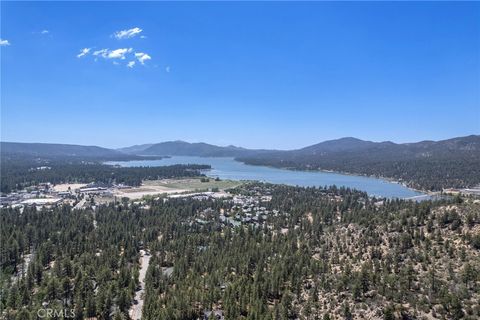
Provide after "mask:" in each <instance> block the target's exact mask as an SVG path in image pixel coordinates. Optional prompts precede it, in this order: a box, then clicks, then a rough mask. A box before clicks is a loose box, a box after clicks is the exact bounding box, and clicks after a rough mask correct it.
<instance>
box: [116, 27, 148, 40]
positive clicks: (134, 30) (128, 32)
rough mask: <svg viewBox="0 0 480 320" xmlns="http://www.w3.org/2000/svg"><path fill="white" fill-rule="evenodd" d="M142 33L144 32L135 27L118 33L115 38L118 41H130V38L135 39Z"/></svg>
mask: <svg viewBox="0 0 480 320" xmlns="http://www.w3.org/2000/svg"><path fill="white" fill-rule="evenodd" d="M142 31H143V30H142V29H140V28H138V27H135V28H132V29H128V30H121V31H117V32H115V33H114V34H113V36H114V37H115V38H117V39H129V38H133V37H135V36H136V35H138V34H139V33H140V32H142Z"/></svg>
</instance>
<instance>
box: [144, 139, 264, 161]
mask: <svg viewBox="0 0 480 320" xmlns="http://www.w3.org/2000/svg"><path fill="white" fill-rule="evenodd" d="M265 152H272V151H271V150H251V149H244V148H240V147H235V146H227V147H220V146H215V145H212V144H208V143H203V142H199V143H189V142H185V141H167V142H161V143H157V144H154V145H152V146H150V147H149V148H146V149H144V150H143V151H142V152H141V153H138V154H142V155H156V156H197V157H237V156H248V155H253V154H260V153H265Z"/></svg>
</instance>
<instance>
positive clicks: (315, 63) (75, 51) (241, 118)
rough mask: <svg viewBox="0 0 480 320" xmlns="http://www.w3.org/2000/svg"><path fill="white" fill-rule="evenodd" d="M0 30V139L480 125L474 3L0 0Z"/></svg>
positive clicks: (309, 136)
mask: <svg viewBox="0 0 480 320" xmlns="http://www.w3.org/2000/svg"><path fill="white" fill-rule="evenodd" d="M135 28H138V29H135ZM140 29H141V31H139V30H140ZM121 31H125V32H123V33H118V32H121ZM1 39H2V42H1V44H2V46H1V47H0V50H1V79H2V82H1V85H2V86H1V107H2V110H1V115H2V119H1V124H2V129H1V134H2V140H3V141H22V142H57V143H75V144H88V145H100V146H105V147H121V146H128V145H132V144H140V143H149V142H160V141H166V140H177V139H181V140H186V141H191V142H198V141H204V142H209V143H214V144H220V145H228V144H234V145H239V146H244V147H254V148H260V147H264V148H284V149H289V148H296V147H302V146H306V145H309V144H313V143H317V142H320V141H323V140H327V139H334V138H340V137H344V136H354V137H358V138H362V139H368V140H374V141H383V140H392V141H395V142H411V141H418V140H424V139H433V140H437V139H444V138H450V137H454V136H462V135H469V134H479V133H480V4H479V3H445V2H438V3H433V2H422V3H413V2H400V3H398V2H395V3H391V2H390V3H387V2H380V3H379V2H377V3H364V2H360V3H345V2H344V3H332V2H315V3H312V2H308V3H287V2H276V3H272V2H266V3H265V2H264V3H254V2H243V3H231V2H230V3H229V2H207V3H198V2H197V3H185V2H180V3H161V2H142V3H138V2H135V3H133V2H132V3H130V2H118V3H112V2H103V3H102V2H85V3H72V2H64V3H58V2H56V3H55V2H53V3H46V2H45V3H40V2H36V3H25V2H16V3H13V2H4V1H3V2H2V3H1ZM6 41H8V42H6ZM84 48H87V49H89V51H88V53H87V54H85V55H84V56H81V57H78V55H79V54H80V53H81V50H82V49H84ZM118 49H121V50H118ZM94 53H96V54H95V55H94ZM135 54H137V56H135ZM145 55H147V56H145ZM122 57H124V59H122ZM132 61H133V62H135V64H134V65H133V67H132V68H130V67H128V66H127V64H128V63H131V62H132ZM141 62H143V64H142V63H141Z"/></svg>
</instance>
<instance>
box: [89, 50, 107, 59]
mask: <svg viewBox="0 0 480 320" xmlns="http://www.w3.org/2000/svg"><path fill="white" fill-rule="evenodd" d="M92 54H93V55H94V56H100V57H103V58H107V56H108V49H100V50H96V51H94V52H93V53H92Z"/></svg>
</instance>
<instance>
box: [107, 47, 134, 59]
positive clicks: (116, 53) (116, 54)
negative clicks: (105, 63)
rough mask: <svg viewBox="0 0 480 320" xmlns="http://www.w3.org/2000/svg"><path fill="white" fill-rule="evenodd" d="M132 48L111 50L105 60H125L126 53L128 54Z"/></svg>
mask: <svg viewBox="0 0 480 320" xmlns="http://www.w3.org/2000/svg"><path fill="white" fill-rule="evenodd" d="M132 50H133V49H132V48H121V49H116V50H112V51H110V52H109V53H108V56H107V58H109V59H122V60H124V59H125V55H126V54H127V53H130V52H132Z"/></svg>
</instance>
